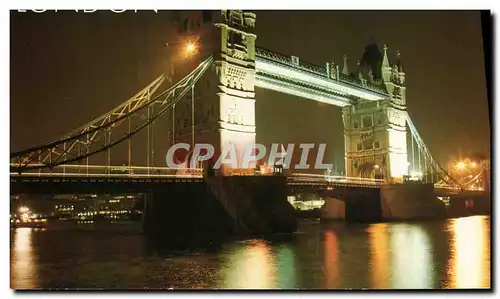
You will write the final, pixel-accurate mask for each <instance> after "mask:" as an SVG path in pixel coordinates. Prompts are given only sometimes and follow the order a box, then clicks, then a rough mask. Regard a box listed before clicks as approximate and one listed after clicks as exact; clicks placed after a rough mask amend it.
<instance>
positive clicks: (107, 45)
mask: <svg viewBox="0 0 500 299" xmlns="http://www.w3.org/2000/svg"><path fill="white" fill-rule="evenodd" d="M256 13H257V35H258V38H257V45H258V46H260V47H264V48H268V49H271V50H273V51H276V52H279V53H283V54H285V55H295V56H299V57H300V59H301V60H303V61H307V62H310V63H314V64H318V65H324V63H325V62H326V61H331V60H332V59H334V60H335V61H338V62H340V61H341V57H342V56H343V55H344V54H347V55H348V57H349V67H350V69H351V70H354V69H355V66H356V62H357V61H358V60H359V59H360V58H361V55H362V54H363V51H364V47H365V46H366V45H367V44H368V43H370V42H376V43H378V45H379V47H380V48H382V47H383V44H387V45H388V47H389V54H390V56H389V57H390V59H391V64H392V63H395V59H396V51H397V50H399V51H401V54H402V60H403V67H404V70H405V72H406V82H407V108H408V111H409V113H410V115H411V116H412V119H413V120H414V122H415V123H416V125H417V128H418V130H419V132H420V135H421V136H422V137H423V138H424V140H425V142H426V144H427V146H428V147H429V148H430V149H431V151H432V153H433V154H434V156H435V157H436V158H437V159H438V161H439V162H441V163H442V164H445V163H446V162H448V160H449V159H450V158H453V157H456V156H457V155H459V154H463V155H466V154H469V153H474V152H481V153H483V154H484V155H486V156H488V157H489V156H490V153H489V149H490V125H489V123H490V120H489V113H488V102H487V97H486V78H485V71H484V57H483V44H482V36H481V19H480V13H479V12H467V11H454V12H446V11H411V12H398V11H391V12H382V11H373V12H363V11H256ZM170 21H171V18H170V13H169V12H159V13H154V12H152V11H145V12H139V13H133V12H127V13H122V14H116V13H112V12H109V11H105V12H96V13H90V14H84V13H75V12H57V13H55V12H45V13H42V14H34V13H17V12H12V13H11V46H10V55H11V77H10V80H11V82H10V86H11V100H10V104H11V107H10V109H11V116H10V118H11V129H10V133H11V152H14V151H18V150H22V149H24V148H27V147H30V146H35V145H37V144H40V143H42V142H45V141H47V140H48V139H52V138H55V137H57V136H58V135H61V134H63V133H65V132H67V131H69V130H72V129H74V128H76V127H78V126H80V125H82V124H84V123H87V122H88V121H90V120H92V119H94V118H95V117H97V116H99V115H101V114H102V113H104V112H106V111H108V110H109V109H111V108H113V107H114V106H116V105H118V104H119V103H120V102H122V101H124V100H126V99H127V98H129V97H130V96H131V95H133V94H135V93H136V92H137V91H139V90H140V89H141V88H142V87H144V86H145V85H147V84H148V83H149V82H150V81H151V80H153V79H154V78H155V77H157V76H158V75H159V74H160V73H162V72H164V71H165V67H166V65H167V62H166V61H165V58H164V57H165V47H164V43H165V41H166V39H167V32H168V28H169V23H170ZM256 98H257V104H256V113H257V115H256V121H257V141H258V142H263V143H269V142H316V143H319V142H327V143H328V151H327V153H328V157H327V159H328V162H334V163H335V164H338V165H343V155H344V154H343V138H342V134H343V132H342V130H343V128H342V121H341V109H340V108H338V107H335V106H328V105H325V104H321V103H317V102H313V101H308V100H304V99H301V98H297V97H293V96H289V95H283V94H279V93H276V92H271V91H266V90H262V89H257V95H256Z"/></svg>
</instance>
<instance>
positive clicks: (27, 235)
mask: <svg viewBox="0 0 500 299" xmlns="http://www.w3.org/2000/svg"><path fill="white" fill-rule="evenodd" d="M33 230H34V229H33V228H28V227H24V228H18V229H16V230H14V231H13V232H12V236H11V247H12V248H11V265H10V272H11V286H12V287H16V288H19V289H32V288H36V287H37V277H36V269H35V267H36V263H35V260H34V255H35V254H34V252H33V251H34V246H33V244H32V238H31V235H32V233H33ZM12 282H15V284H14V285H13V284H12Z"/></svg>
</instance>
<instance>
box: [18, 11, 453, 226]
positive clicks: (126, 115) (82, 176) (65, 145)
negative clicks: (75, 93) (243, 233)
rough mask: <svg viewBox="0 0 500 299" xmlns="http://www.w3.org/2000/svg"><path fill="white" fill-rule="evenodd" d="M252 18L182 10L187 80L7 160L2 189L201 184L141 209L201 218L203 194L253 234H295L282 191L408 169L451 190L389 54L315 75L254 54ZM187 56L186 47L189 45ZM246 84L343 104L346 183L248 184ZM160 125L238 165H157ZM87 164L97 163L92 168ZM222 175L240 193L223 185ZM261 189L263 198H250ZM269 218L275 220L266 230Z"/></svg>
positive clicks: (320, 69) (358, 183) (250, 124)
mask: <svg viewBox="0 0 500 299" xmlns="http://www.w3.org/2000/svg"><path fill="white" fill-rule="evenodd" d="M256 18H257V16H256V14H255V13H252V12H247V11H241V10H223V11H216V12H213V13H210V15H208V14H207V13H206V12H205V13H202V12H189V13H187V14H186V15H185V17H184V19H183V20H181V22H180V24H181V26H184V28H183V31H184V32H185V33H186V34H187V35H188V36H193V35H194V36H196V35H197V34H198V35H199V38H197V39H196V41H197V42H199V43H203V44H204V45H203V47H200V48H199V53H197V54H196V57H195V58H193V59H192V63H193V65H194V66H193V67H192V69H190V70H189V71H187V75H185V76H183V77H182V78H176V80H174V81H173V82H174V83H173V84H171V85H170V86H167V88H162V86H163V85H164V84H165V82H172V76H170V77H169V78H168V79H169V80H165V79H166V78H167V77H168V76H167V75H160V76H159V77H158V78H156V79H155V80H154V81H152V82H151V83H150V84H149V85H148V86H146V87H145V88H144V89H143V90H141V91H140V92H138V93H137V94H136V95H135V96H133V97H131V98H130V99H128V100H127V101H125V102H123V103H122V104H120V105H119V106H117V107H116V108H114V109H112V110H111V111H109V112H107V113H105V114H103V115H102V116H100V117H98V118H96V119H94V120H93V121H91V122H89V123H88V124H85V125H83V126H81V127H80V128H77V129H75V130H73V131H70V132H69V133H67V134H64V135H63V136H61V137H59V138H55V139H53V140H52V141H50V142H47V143H44V144H42V145H38V146H34V147H32V148H29V149H26V150H23V151H19V152H16V153H12V154H11V164H10V169H11V182H12V184H14V186H16V188H17V187H20V186H21V187H22V188H28V189H29V186H37V187H36V188H38V190H40V188H42V189H43V188H45V187H43V186H46V187H47V186H49V185H50V186H51V187H50V188H52V187H53V186H56V185H57V186H61V184H65V183H67V184H69V185H72V186H77V185H78V186H82V184H83V186H84V189H85V188H91V187H90V186H91V185H92V184H100V185H101V186H102V185H103V184H108V183H109V184H110V185H109V186H111V187H109V188H108V189H110V188H111V189H112V188H116V187H117V186H122V187H125V185H126V186H128V187H127V188H129V187H130V188H132V189H133V187H131V186H133V185H134V184H141V186H147V188H146V189H141V188H142V187H141V188H139V189H141V190H142V191H144V190H149V191H150V192H152V193H153V194H156V193H155V192H156V191H155V190H157V191H158V190H160V189H161V190H160V191H158V192H159V194H160V195H158V194H157V195H158V196H156V197H165V196H167V193H165V192H167V191H165V190H167V189H164V188H160V187H158V186H160V185H161V183H164V184H174V185H175V183H176V182H180V181H179V179H182V180H183V181H182V182H195V183H199V182H200V180H202V181H205V182H206V184H207V186H205V187H203V188H202V187H196V188H198V189H199V190H198V189H197V190H198V191H188V189H183V188H182V187H179V188H177V189H175V192H174V193H175V194H176V196H180V197H183V195H182V194H184V193H185V194H187V195H185V196H184V197H186V202H184V203H183V205H182V207H181V204H180V203H178V204H175V203H172V202H171V201H165V202H168V203H165V202H163V203H159V202H158V200H152V201H151V203H153V202H154V203H155V204H154V205H156V206H157V207H158V208H159V209H160V210H163V209H167V208H168V209H170V210H171V211H174V212H172V213H175V211H178V209H181V208H186V207H188V206H186V204H187V203H190V204H192V205H198V204H199V205H200V209H201V207H205V208H206V207H207V206H206V205H205V204H201V203H200V201H199V199H198V197H199V195H200V194H205V195H206V194H208V193H210V194H211V195H210V196H211V197H213V198H214V200H213V201H212V202H211V203H210V204H209V206H210V207H209V210H210V209H211V210H210V211H212V212H213V213H215V214H217V215H219V214H220V207H217V205H220V206H221V207H222V208H223V210H225V211H226V213H227V214H228V215H229V219H231V221H232V223H233V224H232V227H233V230H235V228H238V229H242V230H249V231H253V232H256V231H259V232H261V231H267V232H269V231H274V232H276V231H280V230H285V231H289V230H293V227H294V225H293V221H292V220H290V219H291V218H290V217H291V216H290V215H289V214H287V213H290V211H289V209H288V208H287V207H286V203H285V202H283V198H284V196H285V195H286V192H285V191H283V190H284V189H283V188H285V187H284V185H286V184H288V185H296V186H299V185H304V184H305V185H308V186H313V185H315V184H316V185H320V186H322V187H321V188H324V187H325V186H326V187H328V186H335V185H337V186H340V185H341V186H343V187H346V188H349V187H352V188H363V187H368V188H378V186H379V185H380V184H386V183H403V182H404V181H405V180H407V179H408V178H409V175H411V174H412V172H418V173H420V175H419V180H423V181H424V182H426V183H428V184H438V185H439V186H448V187H450V188H456V187H460V186H459V184H458V183H457V182H456V181H455V180H454V179H453V178H452V177H451V176H450V175H449V174H448V173H447V172H446V171H445V170H444V169H443V168H442V167H441V166H440V165H439V164H438V162H437V161H436V160H435V159H434V158H433V156H432V154H431V152H430V150H429V149H428V148H427V146H426V145H425V143H424V141H423V139H422V138H421V136H420V135H419V134H418V131H417V126H416V125H415V124H414V123H413V122H412V120H411V117H410V114H409V113H408V111H407V109H406V75H405V72H404V70H403V65H402V60H401V56H400V55H399V53H398V55H397V61H396V63H393V64H392V65H391V63H390V59H389V52H388V48H387V47H386V46H384V48H383V50H382V52H381V51H380V50H379V48H378V46H377V45H374V44H371V45H368V46H367V47H366V49H365V52H364V54H363V57H362V59H361V61H360V63H359V65H358V69H357V70H355V71H354V72H350V71H349V68H348V63H347V57H344V58H343V64H342V65H341V64H338V63H335V62H334V61H331V62H325V64H324V65H322V66H317V65H313V64H310V63H307V62H304V61H302V60H300V58H299V57H296V56H287V55H283V54H278V53H275V52H273V51H270V50H267V49H264V48H259V47H257V46H256V39H257V34H256V32H257V31H256ZM193 24H194V25H193ZM190 48H191V49H193V45H192V44H191V45H190ZM170 71H172V70H170ZM256 86H257V87H260V88H264V89H269V90H274V91H277V92H281V93H286V94H291V95H294V96H298V97H301V98H304V99H307V100H313V101H318V102H322V103H326V104H329V105H334V106H339V107H342V116H343V125H344V128H343V131H344V141H345V142H344V147H345V170H346V177H345V178H332V177H330V178H328V177H323V178H320V180H321V182H318V178H311V177H307V176H303V177H302V178H300V177H298V176H291V177H290V178H288V179H287V180H282V179H279V178H278V176H269V177H266V176H261V177H258V176H256V175H255V169H256V166H257V165H256V164H255V162H253V163H250V164H249V165H248V167H242V163H241V162H242V157H243V151H244V146H245V145H246V144H255V138H256V126H257V125H258V124H256V122H255V101H256V100H258V94H256V92H255V87H256ZM162 118H166V119H167V122H164V123H168V125H167V126H168V132H169V139H170V144H174V143H179V142H184V143H187V144H190V145H191V146H192V147H194V146H193V145H194V144H195V143H209V144H212V145H214V148H215V151H216V153H215V156H220V155H221V154H223V153H225V151H226V149H227V148H228V147H229V146H230V145H234V146H235V149H236V154H237V157H238V167H232V166H230V165H228V164H223V166H222V169H221V170H220V171H218V172H217V173H211V172H210V173H209V171H208V170H210V168H211V166H212V164H210V163H213V161H204V162H202V163H201V161H200V163H199V164H198V165H199V168H198V169H194V170H192V171H191V170H190V169H166V168H164V167H161V166H159V165H155V163H156V162H155V158H154V152H156V153H158V152H162V150H158V148H157V147H158V146H159V145H158V143H160V142H159V141H158V137H156V138H154V136H155V135H156V134H155V132H158V129H159V128H162V129H163V132H165V130H166V129H165V128H164V127H159V126H160V125H161V124H163V123H162V122H161V121H160V120H161V119H162ZM155 126H156V129H157V130H156V131H154V130H153V129H154V128H155ZM332 129H334V128H332ZM144 132H147V142H146V144H145V145H144V144H141V145H139V146H138V145H137V144H134V145H133V140H134V139H137V136H138V135H139V134H140V133H144ZM408 133H410V134H408ZM154 140H157V143H155V142H154ZM160 141H161V140H160ZM409 144H411V147H409ZM118 146H122V148H125V151H126V152H127V153H126V155H125V156H126V159H127V162H126V163H124V164H123V165H121V166H120V167H121V168H120V169H122V171H121V172H119V173H116V169H117V167H116V165H115V164H114V162H113V159H112V157H114V155H115V154H114V153H113V150H114V149H116V148H117V147H118ZM139 147H142V148H146V152H145V155H146V156H147V165H135V164H134V163H133V161H132V151H133V150H137V148H139ZM155 149H156V150H155ZM162 149H165V148H164V147H163V148H162ZM165 152H166V151H165ZM96 157H98V158H96ZM410 158H411V159H410ZM90 159H94V160H100V161H103V163H102V164H101V165H99V164H92V163H90ZM113 165H115V166H113ZM114 169H115V170H114ZM235 175H237V176H235ZM242 175H245V176H248V177H247V178H244V177H241V176H242ZM217 177H219V178H220V179H219V180H217ZM231 177H234V182H237V183H235V184H236V185H238V186H239V187H238V188H239V189H238V188H236V189H238V190H236V189H235V188H233V187H231V184H229V183H228V182H230V181H231V180H230V178H231ZM266 179H269V180H267V181H266ZM264 182H269V183H264ZM75 184H76V185H75ZM155 184H156V185H155ZM259 184H260V185H259ZM283 184H284V185H283ZM153 185H154V186H153ZM202 185H203V184H202ZM264 185H266V186H265V187H264ZM282 185H283V186H282ZM155 186H156V187H155ZM259 186H260V188H261V189H262V190H258V189H259ZM122 187H120V188H122ZM22 188H18V189H16V190H18V191H21V190H20V189H22ZM36 188H35V189H36ZM58 188H59V187H58ZM148 188H149V189H148ZM155 188H159V189H155ZM273 188H274V189H273ZM105 189H106V188H105ZM263 190H265V191H266V192H268V194H271V195H270V196H271V197H272V200H270V202H269V203H263V202H261V199H260V197H259V196H262V194H263V193H262V192H264V191H263ZM183 192H184V193H183ZM235 201H238V202H235ZM177 205H179V206H177ZM191 208H192V207H190V208H189V209H191ZM268 209H270V210H268ZM271 210H272V211H271ZM148 211H149V213H153V216H151V217H152V218H151V219H153V220H151V221H152V222H153V223H157V224H161V223H163V222H161V221H163V220H160V218H158V217H159V216H158V215H156V214H155V210H154V209H151V205H150V208H149V210H148ZM197 211H198V210H197ZM285 211H286V212H285ZM198 212H199V211H198ZM283 213H284V215H280V214H283ZM215 214H214V215H215ZM154 215H156V216H154ZM258 215H261V216H262V215H265V216H262V219H264V220H262V221H261V220H258V219H259V216H258ZM278 215H280V216H278ZM193 217H194V216H193ZM287 217H288V218H287ZM285 218H286V219H285ZM200 219H201V218H200ZM273 219H274V220H273ZM276 219H281V220H283V222H282V223H277V222H273V221H278V220H276ZM200 221H201V220H200ZM203 221H205V220H203ZM207 221H208V220H207ZM221 225H222V224H221ZM148 227H150V226H148Z"/></svg>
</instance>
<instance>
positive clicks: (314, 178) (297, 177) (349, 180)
mask: <svg viewBox="0 0 500 299" xmlns="http://www.w3.org/2000/svg"><path fill="white" fill-rule="evenodd" d="M288 179H289V180H291V181H305V182H323V183H346V184H370V185H379V184H382V183H383V182H384V180H383V179H372V178H359V177H346V176H337V175H321V174H310V173H294V174H292V175H291V176H289V177H288Z"/></svg>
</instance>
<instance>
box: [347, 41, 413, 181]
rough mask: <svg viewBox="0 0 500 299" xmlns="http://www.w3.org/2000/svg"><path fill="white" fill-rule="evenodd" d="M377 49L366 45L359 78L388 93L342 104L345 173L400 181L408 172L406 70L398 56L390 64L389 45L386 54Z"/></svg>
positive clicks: (353, 175)
mask: <svg viewBox="0 0 500 299" xmlns="http://www.w3.org/2000/svg"><path fill="white" fill-rule="evenodd" d="M377 51H378V49H377V48H376V46H374V45H370V46H368V47H367V49H366V51H365V55H363V60H365V58H366V60H365V61H363V60H362V62H361V64H360V66H359V78H360V80H361V81H363V80H366V81H368V82H372V83H374V84H383V85H385V88H386V90H387V94H388V97H387V98H386V99H384V100H380V101H376V102H368V101H363V100H359V101H357V102H356V103H355V104H353V105H351V106H347V107H344V108H343V121H344V140H345V160H346V161H345V162H346V174H347V176H352V177H366V178H379V179H384V180H386V181H389V182H399V181H401V180H402V179H403V176H404V175H407V174H408V159H407V145H406V116H405V111H406V96H405V94H406V87H405V74H404V72H403V68H402V65H401V62H400V60H399V59H398V63H397V64H396V65H394V66H393V67H391V66H390V65H389V59H388V57H387V48H386V47H385V48H384V55H383V58H382V56H381V55H377V53H376V52H377ZM398 56H399V55H398ZM379 58H380V59H379ZM370 60H371V61H370ZM375 72H378V73H379V74H380V75H378V76H377V75H374V74H376V73H375Z"/></svg>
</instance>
